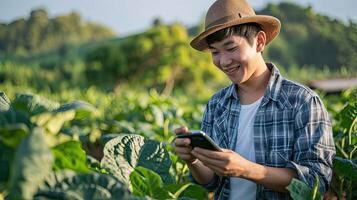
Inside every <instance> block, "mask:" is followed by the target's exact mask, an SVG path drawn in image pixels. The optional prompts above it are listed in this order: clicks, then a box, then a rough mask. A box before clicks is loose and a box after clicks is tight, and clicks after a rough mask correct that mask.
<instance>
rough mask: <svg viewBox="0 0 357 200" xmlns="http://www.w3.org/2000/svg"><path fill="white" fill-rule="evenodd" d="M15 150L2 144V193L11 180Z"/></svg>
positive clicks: (0, 147)
mask: <svg viewBox="0 0 357 200" xmlns="http://www.w3.org/2000/svg"><path fill="white" fill-rule="evenodd" d="M14 154H15V150H14V149H13V148H10V147H8V146H7V145H4V144H3V143H2V142H0V172H1V173H0V191H3V189H4V187H5V184H6V183H7V181H8V180H9V174H10V166H11V163H12V162H13V160H14ZM0 199H1V198H0Z"/></svg>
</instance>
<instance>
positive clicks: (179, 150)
mask: <svg viewBox="0 0 357 200" xmlns="http://www.w3.org/2000/svg"><path fill="white" fill-rule="evenodd" d="M175 152H176V153H179V154H189V155H191V148H187V147H177V148H176V149H175Z"/></svg>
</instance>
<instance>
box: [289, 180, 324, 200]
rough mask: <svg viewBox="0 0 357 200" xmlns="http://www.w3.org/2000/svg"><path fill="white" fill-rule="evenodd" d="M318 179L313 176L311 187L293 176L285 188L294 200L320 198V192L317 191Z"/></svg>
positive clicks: (318, 199)
mask: <svg viewBox="0 0 357 200" xmlns="http://www.w3.org/2000/svg"><path fill="white" fill-rule="evenodd" d="M318 188H319V179H318V178H317V177H315V183H314V187H313V188H312V189H311V188H309V187H308V186H307V184H305V183H304V182H302V181H300V180H298V179H295V178H293V179H292V180H291V182H290V184H289V185H288V186H287V187H286V189H287V190H288V191H289V192H290V196H291V197H292V198H293V199H294V200H321V194H320V192H319V191H318Z"/></svg>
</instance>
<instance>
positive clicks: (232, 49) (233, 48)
mask: <svg viewBox="0 0 357 200" xmlns="http://www.w3.org/2000/svg"><path fill="white" fill-rule="evenodd" d="M237 49H238V47H232V48H229V49H227V50H228V51H230V52H233V51H235V50H237Z"/></svg>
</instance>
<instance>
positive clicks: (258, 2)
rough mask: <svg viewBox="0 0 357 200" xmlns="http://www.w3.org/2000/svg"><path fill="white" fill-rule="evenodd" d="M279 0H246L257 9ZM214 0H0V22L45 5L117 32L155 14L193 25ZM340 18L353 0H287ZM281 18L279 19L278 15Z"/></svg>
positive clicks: (352, 15) (353, 15) (347, 15)
mask: <svg viewBox="0 0 357 200" xmlns="http://www.w3.org/2000/svg"><path fill="white" fill-rule="evenodd" d="M281 1H283V0H248V2H249V3H250V4H251V5H252V6H253V8H254V9H256V10H259V9H261V8H263V7H265V6H266V4H267V3H278V2H281ZM213 2H214V0H0V22H1V23H9V22H11V21H13V20H16V19H19V18H28V17H29V14H30V12H31V10H33V9H35V8H39V7H42V8H45V9H46V10H47V12H48V13H49V15H50V17H54V16H58V15H64V14H68V13H70V12H71V11H76V12H78V13H80V15H81V16H82V17H83V18H84V20H85V21H93V22H98V23H101V24H104V25H106V26H108V27H110V28H111V29H112V30H114V31H115V32H116V33H117V34H119V35H128V34H132V33H135V32H140V31H144V30H146V29H147V28H148V27H150V26H151V24H152V22H153V20H154V19H156V18H160V19H161V20H162V21H163V22H164V23H173V22H179V23H182V24H184V25H187V26H192V25H197V24H198V23H199V22H200V21H201V20H202V19H203V18H204V15H205V12H206V10H207V9H208V8H209V6H210V5H211V4H212V3H213ZM289 2H295V3H297V4H300V5H303V6H308V5H310V6H312V8H313V9H314V10H315V11H316V12H318V13H321V14H324V15H328V16H330V17H332V18H337V19H340V20H342V21H344V22H348V20H350V19H351V20H353V21H355V22H357V12H356V8H357V0H340V1H336V0H290V1H289ZM282 20H283V19H282Z"/></svg>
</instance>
